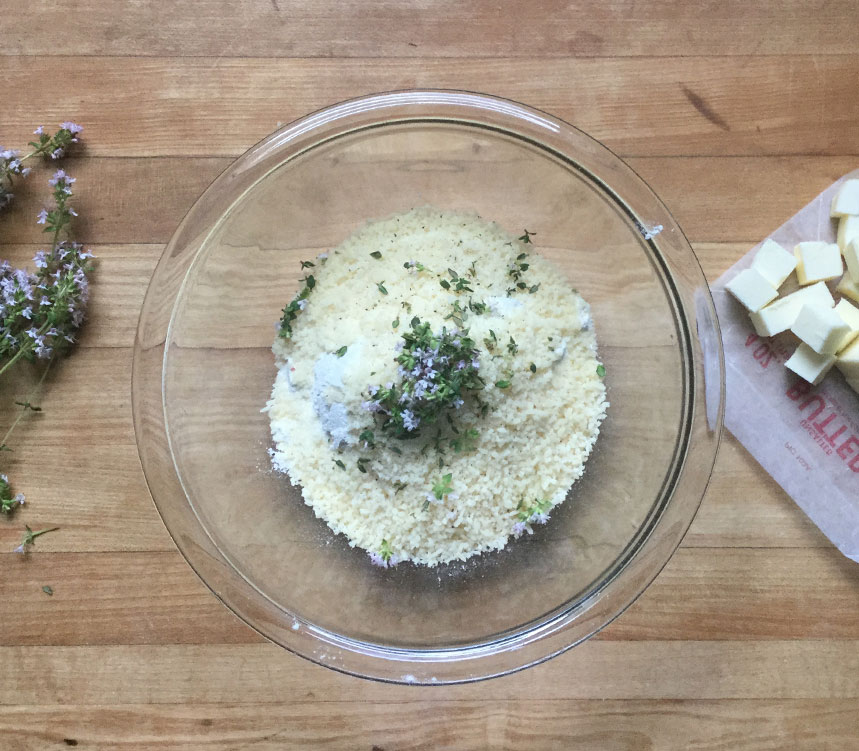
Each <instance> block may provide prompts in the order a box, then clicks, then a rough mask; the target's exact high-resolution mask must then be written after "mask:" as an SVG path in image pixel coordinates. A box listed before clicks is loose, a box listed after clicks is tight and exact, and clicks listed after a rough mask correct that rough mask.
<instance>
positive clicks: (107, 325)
mask: <svg viewBox="0 0 859 751" xmlns="http://www.w3.org/2000/svg"><path fill="white" fill-rule="evenodd" d="M756 242H757V241H756V240H747V241H746V242H738V243H694V244H693V249H694V251H695V253H696V255H697V256H698V260H699V261H700V262H701V264H702V267H703V269H704V272H705V274H706V275H707V277H708V278H709V279H710V280H711V281H712V280H715V279H716V278H717V277H718V276H720V275H721V273H722V272H723V271H724V270H725V269H727V268H728V267H729V266H731V265H732V264H733V263H734V262H735V261H736V260H737V259H739V258H740V257H741V256H742V255H743V254H745V253H746V252H747V251H748V249H749V248H751V247H752V246H753V245H755V244H756ZM41 247H43V246H42V245H38V244H35V243H23V244H3V243H0V258H3V259H7V260H9V262H10V263H12V265H14V266H16V267H30V268H32V265H33V264H32V258H33V255H34V254H35V252H36V251H37V250H39V249H40V248H41ZM90 250H92V252H93V253H95V255H96V259H97V260H96V272H95V273H94V274H93V275H92V287H91V289H92V294H91V297H90V303H89V315H88V320H87V324H86V326H85V327H84V328H83V329H82V330H81V334H80V336H79V338H78V344H77V346H78V347H79V348H87V347H131V346H133V344H134V336H135V332H136V330H137V321H138V317H139V316H140V306H141V305H142V304H143V296H144V295H145V293H146V288H147V286H148V285H149V280H150V278H151V276H152V272H153V271H154V270H155V266H156V264H157V263H158V260H159V259H160V257H161V254H162V253H163V251H164V245H163V244H161V243H156V244H151V245H146V244H136V245H133V244H132V245H102V244H94V245H90Z"/></svg>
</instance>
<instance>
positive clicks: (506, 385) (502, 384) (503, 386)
mask: <svg viewBox="0 0 859 751" xmlns="http://www.w3.org/2000/svg"><path fill="white" fill-rule="evenodd" d="M495 385H496V386H497V387H498V388H499V389H509V388H510V381H495Z"/></svg>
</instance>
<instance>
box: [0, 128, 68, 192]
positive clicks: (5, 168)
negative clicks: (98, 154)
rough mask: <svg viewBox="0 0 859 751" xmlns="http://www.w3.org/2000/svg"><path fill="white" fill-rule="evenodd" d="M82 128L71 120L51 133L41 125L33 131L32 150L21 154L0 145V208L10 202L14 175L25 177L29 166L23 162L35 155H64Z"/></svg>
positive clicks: (57, 156)
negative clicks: (35, 138)
mask: <svg viewBox="0 0 859 751" xmlns="http://www.w3.org/2000/svg"><path fill="white" fill-rule="evenodd" d="M81 131H83V128H82V127H81V126H80V125H77V124H76V123H72V122H65V123H60V129H59V130H58V131H57V132H56V133H54V134H53V135H49V134H48V133H46V132H45V129H44V127H43V126H41V125H40V126H39V127H38V128H36V130H34V131H33V134H34V135H36V136H38V140H36V141H30V144H29V145H30V146H32V147H33V150H32V151H30V152H29V153H27V154H24V155H23V156H22V155H21V152H20V151H18V150H16V149H4V148H3V147H2V146H0V209H2V208H3V207H4V206H7V205H8V204H9V203H11V201H12V199H13V198H14V197H15V194H14V193H12V190H11V189H12V185H13V178H14V177H22V178H23V177H27V175H29V174H30V167H25V166H24V162H26V161H27V160H28V159H32V158H33V157H36V156H42V157H45V158H46V159H59V158H60V157H62V156H64V155H65V153H66V151H67V150H68V148H69V146H71V145H72V144H73V143H77V142H78V140H79V139H78V136H79V135H80V133H81Z"/></svg>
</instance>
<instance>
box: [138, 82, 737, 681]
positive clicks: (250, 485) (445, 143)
mask: <svg viewBox="0 0 859 751" xmlns="http://www.w3.org/2000/svg"><path fill="white" fill-rule="evenodd" d="M426 204H429V205H433V206H437V207H440V208H449V209H457V210H471V211H476V212H478V213H479V214H480V215H481V216H483V217H486V218H488V219H492V220H495V221H498V222H500V223H501V224H502V225H503V226H504V227H505V228H507V229H508V231H511V232H514V233H516V234H518V233H519V232H521V230H522V229H523V228H527V229H529V230H531V231H536V232H537V233H538V234H537V237H536V238H535V241H536V243H537V245H536V248H537V250H538V252H541V253H544V254H545V255H546V256H548V257H550V258H551V259H552V260H553V261H554V262H555V263H556V264H557V265H558V267H559V269H560V270H561V271H562V272H563V273H564V274H565V275H566V276H567V277H568V279H569V281H570V284H571V285H572V286H573V287H575V288H577V289H578V290H579V291H580V292H581V293H582V294H583V295H584V297H585V299H587V300H588V301H589V302H590V303H591V305H592V310H593V318H594V322H595V325H596V331H597V337H598V342H599V345H600V354H601V357H602V358H603V360H604V362H605V365H606V370H607V375H606V383H607V387H608V394H609V399H610V401H611V407H610V409H609V412H608V418H607V419H606V421H605V423H604V424H603V428H602V431H601V435H600V437H599V440H598V442H597V446H596V449H595V451H594V453H593V454H592V456H591V458H590V459H589V461H588V463H587V467H586V471H585V475H584V477H583V478H582V479H581V480H580V481H579V482H577V483H576V484H575V485H574V487H573V489H572V490H571V492H570V494H569V497H568V499H567V501H566V502H565V503H564V504H563V505H562V506H561V507H560V508H559V509H557V510H556V511H555V513H553V515H552V520H551V522H550V523H549V524H548V525H546V526H545V527H541V528H539V529H538V530H537V531H536V532H535V534H534V535H533V536H526V537H524V538H522V539H520V540H518V541H515V542H512V543H511V544H510V545H509V546H508V547H507V549H505V550H503V551H501V552H498V553H493V554H489V555H483V556H480V557H478V558H476V559H472V560H470V561H468V562H467V563H465V564H456V565H448V566H442V567H439V568H435V569H429V568H425V567H417V566H413V565H410V564H402V565H400V566H398V567H396V568H394V569H390V570H382V569H379V568H376V567H374V566H372V565H371V564H370V562H369V560H368V558H367V555H366V553H365V552H363V551H361V550H358V549H352V548H350V547H349V546H348V544H347V543H346V541H345V539H344V538H343V537H342V536H337V535H334V534H333V533H331V531H330V530H329V529H328V527H327V526H326V525H325V524H324V523H323V522H322V521H320V520H318V519H317V518H315V516H314V515H313V513H312V510H311V509H310V508H309V507H307V506H306V505H304V503H303V501H302V498H301V496H300V493H299V492H298V491H297V490H296V489H294V488H292V487H291V486H290V484H289V482H288V480H287V479H286V477H284V476H282V475H279V474H276V473H274V472H272V471H271V469H270V460H269V456H268V453H267V449H268V447H269V446H270V437H269V425H268V419H267V416H266V415H265V414H262V413H261V412H260V409H261V408H262V407H263V405H264V404H265V402H266V400H267V398H268V396H269V393H270V391H271V387H272V383H273V381H274V377H275V367H274V358H273V355H272V354H271V351H270V347H271V344H272V339H273V336H274V334H275V328H274V325H275V322H276V321H277V320H278V318H279V316H280V309H281V308H282V307H283V305H284V304H285V303H286V302H287V301H288V300H289V299H290V298H291V297H292V295H293V294H294V292H295V291H296V289H297V288H298V276H299V273H298V272H299V264H298V261H299V259H302V258H308V257H312V256H314V255H316V254H318V253H320V252H322V251H324V250H326V249H328V248H329V247H331V246H333V245H336V244H337V243H339V242H340V241H341V240H343V239H344V238H345V237H346V236H347V235H348V234H349V233H350V232H351V231H352V230H354V229H355V228H357V227H359V226H360V225H361V224H362V223H364V222H366V221H367V220H369V219H372V218H381V217H384V216H386V215H389V214H392V213H394V212H399V211H404V210H406V209H409V208H411V207H413V206H420V205H426ZM659 228H661V231H658V230H659ZM723 399H724V368H723V362H722V350H721V342H720V337H719V332H718V325H717V321H716V315H715V312H714V309H713V305H712V301H711V299H710V295H709V291H708V288H707V284H706V281H705V279H704V276H703V274H702V272H701V269H700V267H699V265H698V263H697V260H696V258H695V256H694V254H693V252H692V250H691V248H690V247H689V243H688V242H687V240H686V239H685V237H684V236H683V233H682V232H681V230H680V228H679V227H678V225H677V223H676V222H675V221H674V219H673V218H672V217H671V215H670V214H669V213H668V211H667V210H666V208H665V207H664V206H663V205H662V203H661V202H660V201H659V199H658V198H657V197H656V196H655V195H654V194H653V192H652V191H651V190H650V189H649V188H648V186H647V185H646V184H645V183H644V181H643V180H642V179H641V178H639V177H638V176H637V175H636V174H635V173H634V172H633V171H632V170H631V169H630V168H629V167H628V166H627V165H626V164H624V163H623V162H622V161H621V160H620V159H618V158H617V157H615V156H614V155H613V154H612V153H611V152H610V151H608V150H607V149H606V148H605V147H604V146H602V145H600V144H599V143H597V142H596V141H594V140H593V139H591V138H589V137H588V136H587V135H585V134H584V133H582V132H581V131H578V130H576V129H575V128H573V127H571V126H570V125H567V124H566V123H564V122H562V121H560V120H558V119H557V118H554V117H552V116H550V115H547V114H545V113H543V112H540V111H538V110H534V109H531V108H529V107H525V106H523V105H520V104H516V103H515V102H511V101H507V100H503V99H497V98H494V97H489V96H483V95H477V94H470V93H465V92H450V91H447V92H446V91H406V92H397V93H390V94H381V95H376V96H370V97H365V98H362V99H357V100H353V101H349V102H344V103H342V104H338V105H336V106H333V107H330V108H328V109H325V110H322V111H320V112H317V113H315V114H312V115H309V116H308V117H305V118H303V119H302V120H299V121H297V122H295V123H292V124H291V125H288V126H286V127H284V128H282V129H281V130H279V131H278V132H277V133H275V134H274V135H272V136H270V137H269V138H266V139H265V140H264V141H262V142H261V143H259V144H258V145H256V146H254V147H253V148H252V149H250V151H248V152H247V153H246V154H245V155H244V156H242V157H241V158H240V159H238V160H237V161H236V162H235V163H234V164H233V165H232V166H231V167H230V168H229V169H227V170H226V171H225V172H224V173H223V174H222V175H221V176H220V177H219V178H218V179H217V180H215V182H214V183H213V184H212V185H211V187H209V189H208V190H207V191H206V192H205V193H204V194H203V196H202V197H201V198H200V199H199V200H198V201H197V203H196V204H195V205H194V207H193V208H192V209H191V211H190V212H189V213H188V215H187V216H186V217H185V219H184V221H183V222H182V224H181V225H180V227H179V229H178V230H177V231H176V234H175V235H174V236H173V238H172V240H171V241H170V244H169V245H168V246H167V249H166V250H165V252H164V255H163V257H162V258H161V261H160V262H159V264H158V267H157V269H156V271H155V274H154V276H153V278H152V282H151V284H150V287H149V291H148V293H147V295H146V301H145V303H144V306H143V311H142V314H141V317H140V324H139V328H138V332H137V340H136V344H135V353H134V375H133V406H134V423H135V430H136V435H137V443H138V450H139V453H140V458H141V462H142V464H143V469H144V472H145V474H146V480H147V482H148V484H149V488H150V491H151V493H152V497H153V498H154V500H155V504H156V506H157V507H158V511H159V512H160V514H161V516H162V518H163V519H164V523H165V524H166V525H167V528H168V529H169V530H170V533H171V534H172V536H173V539H174V540H175V541H176V544H177V545H178V547H179V549H180V550H181V551H182V553H183V554H184V555H185V557H186V558H187V560H188V562H189V563H190V564H191V566H192V567H193V568H194V570H195V571H196V572H197V573H198V574H199V576H200V577H201V578H202V579H203V581H204V582H205V583H206V584H207V585H208V586H209V587H210V588H211V589H212V591H213V592H214V593H215V594H216V595H217V596H218V597H219V598H220V599H221V600H222V601H223V602H224V603H225V604H226V605H227V606H228V607H230V608H231V609H232V610H233V611H234V612H235V613H236V614H237V615H238V616H239V617H241V618H242V619H243V620H245V621H246V622H247V623H248V624H249V625H251V626H252V627H253V628H255V629H257V630H258V631H259V632H260V633H262V634H264V635H265V636H267V637H268V638H269V639H271V640H272V641H274V642H276V643H278V644H281V645H282V646H284V647H286V648H287V649H289V650H290V651H292V652H294V653H296V654H299V655H301V656H303V657H306V658H308V659H310V660H313V661H314V662H317V663H319V664H322V665H326V666H328V667H331V668H334V669H338V670H343V671H345V672H348V673H352V674H355V675H360V676H365V677H372V678H377V679H381V680H389V681H401V682H408V683H449V682H458V681H468V680H476V679H480V678H487V677H490V676H496V675H501V674H504V673H508V672H510V671H513V670H517V669H519V668H523V667H526V666H528V665H532V664H534V663H537V662H540V661H542V660H545V659H547V658H549V657H551V656H552V655H555V654H558V653H559V652H562V651H564V650H565V649H568V648H569V647H571V646H573V645H575V644H577V643H578V642H580V641H582V640H583V639H585V638H587V637H588V636H590V635H592V634H594V633H596V632H597V631H599V630H600V629H601V628H603V627H604V626H605V625H606V624H607V623H609V622H610V621H611V620H612V619H613V618H615V617H616V616H617V615H618V614H619V613H620V612H622V611H623V609H624V608H626V607H627V606H628V605H629V604H630V603H631V602H632V601H633V600H634V599H635V598H636V597H637V596H638V595H639V594H640V593H641V592H642V591H643V590H644V588H645V587H646V586H647V585H648V584H649V583H650V581H651V580H652V579H653V578H654V577H655V576H656V574H657V573H658V572H659V571H660V569H661V568H662V567H663V566H664V565H665V563H666V562H667V560H668V559H669V557H670V556H671V554H672V553H673V551H674V550H675V548H676V547H677V545H678V544H679V543H680V540H681V538H682V537H683V535H684V533H685V531H686V529H687V528H688V526H689V524H690V523H691V521H692V518H693V516H694V514H695V511H696V510H697V508H698V504H699V503H700V500H701V497H702V495H703V493H704V490H705V487H706V484H707V481H708V479H709V476H710V472H711V470H712V466H713V461H714V458H715V454H716V448H717V444H718V439H719V433H720V430H721V424H722V405H723ZM332 471H336V470H332ZM499 492H504V489H503V488H499Z"/></svg>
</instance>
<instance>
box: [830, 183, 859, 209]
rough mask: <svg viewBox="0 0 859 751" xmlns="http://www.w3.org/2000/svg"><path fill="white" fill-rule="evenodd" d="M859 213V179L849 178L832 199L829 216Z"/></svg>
mask: <svg viewBox="0 0 859 751" xmlns="http://www.w3.org/2000/svg"><path fill="white" fill-rule="evenodd" d="M849 214H853V215H856V214H859V180H847V181H845V182H844V183H843V184H842V185H841V188H839V190H838V192H837V193H836V194H835V196H834V197H833V199H832V206H831V208H830V210H829V216H832V217H842V216H848V215H849Z"/></svg>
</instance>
